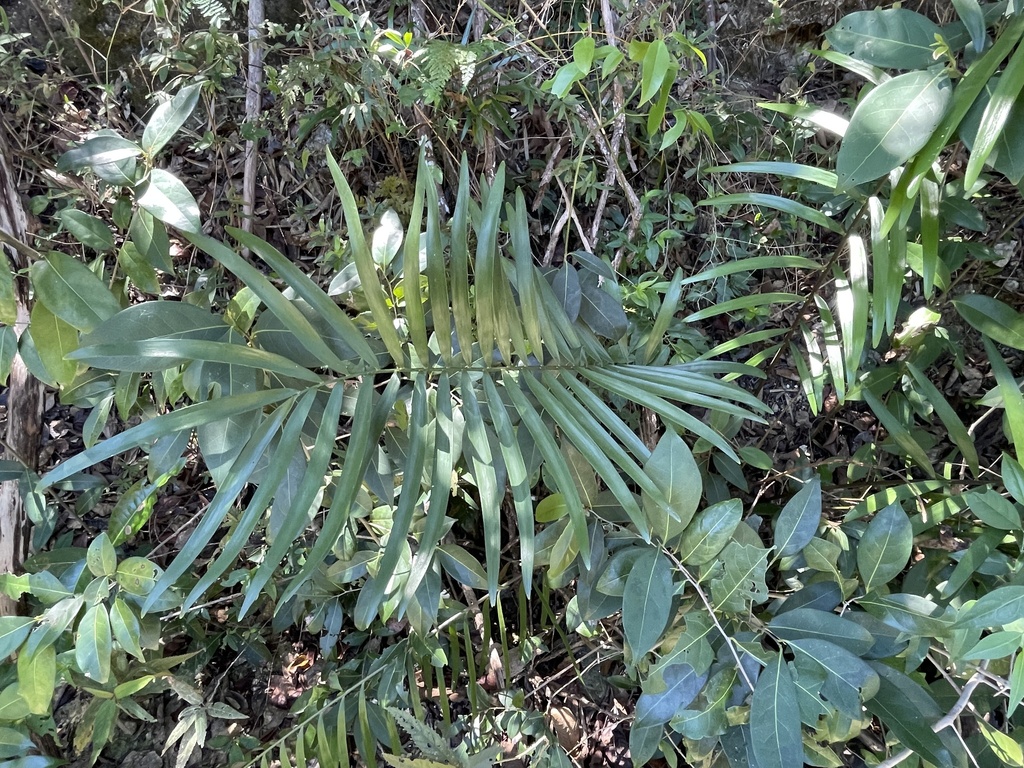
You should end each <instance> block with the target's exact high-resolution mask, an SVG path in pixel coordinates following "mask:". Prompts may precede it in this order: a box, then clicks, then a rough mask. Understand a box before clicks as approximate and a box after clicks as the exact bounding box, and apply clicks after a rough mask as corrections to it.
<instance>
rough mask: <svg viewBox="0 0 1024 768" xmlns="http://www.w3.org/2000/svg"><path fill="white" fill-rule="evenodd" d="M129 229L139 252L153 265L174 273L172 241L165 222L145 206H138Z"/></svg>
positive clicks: (163, 270)
mask: <svg viewBox="0 0 1024 768" xmlns="http://www.w3.org/2000/svg"><path fill="white" fill-rule="evenodd" d="M128 231H129V233H130V234H131V236H132V242H133V243H135V247H136V248H137V249H138V252H139V254H140V255H141V256H142V258H144V259H145V260H146V261H147V262H148V263H149V264H150V265H151V266H152V267H154V268H155V269H159V270H161V271H162V272H167V273H171V274H173V272H174V262H173V261H172V260H171V241H170V238H169V237H168V236H167V228H166V227H165V226H164V223H163V222H162V221H160V220H159V219H156V218H155V217H154V216H153V214H151V213H150V212H149V211H147V210H145V209H144V208H137V209H136V210H135V213H133V214H132V220H131V223H130V224H129V226H128Z"/></svg>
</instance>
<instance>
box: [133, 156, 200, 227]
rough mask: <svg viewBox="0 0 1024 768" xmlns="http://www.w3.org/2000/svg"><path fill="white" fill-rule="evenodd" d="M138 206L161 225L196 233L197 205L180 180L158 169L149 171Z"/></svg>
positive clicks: (197, 222)
mask: <svg viewBox="0 0 1024 768" xmlns="http://www.w3.org/2000/svg"><path fill="white" fill-rule="evenodd" d="M137 202H138V204H139V205H140V206H141V207H142V208H144V209H145V210H146V211H149V213H151V214H153V216H154V217H156V218H157V219H159V220H160V221H162V222H163V223H164V224H170V225H171V226H172V227H175V228H177V229H180V230H181V231H182V232H192V233H195V234H199V232H200V230H201V226H202V225H201V224H200V222H199V205H198V204H197V203H196V199H195V198H194V197H192V193H191V192H189V191H188V188H187V187H186V186H185V185H184V184H182V183H181V181H180V180H179V179H178V178H177V177H176V176H173V175H172V174H170V173H168V172H167V171H165V170H163V169H162V168H154V169H153V170H152V171H150V174H149V181H148V182H147V183H146V184H145V186H144V187H143V188H142V193H141V194H140V195H139V197H138V200H137Z"/></svg>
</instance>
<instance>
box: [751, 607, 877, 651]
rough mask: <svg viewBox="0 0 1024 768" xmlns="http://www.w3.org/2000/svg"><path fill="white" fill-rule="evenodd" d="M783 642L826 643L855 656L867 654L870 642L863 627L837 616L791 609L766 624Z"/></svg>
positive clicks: (810, 610)
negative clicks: (821, 641) (806, 641)
mask: <svg viewBox="0 0 1024 768" xmlns="http://www.w3.org/2000/svg"><path fill="white" fill-rule="evenodd" d="M768 628H769V629H770V630H771V632H772V634H773V635H775V636H776V637H779V638H781V639H783V640H805V639H811V640H815V639H816V640H827V641H828V642H831V643H835V644H836V645H838V646H840V647H841V648H845V649H846V650H848V651H849V652H850V653H853V654H856V655H858V656H860V655H862V654H864V653H867V652H868V651H869V650H871V646H872V645H874V642H875V641H874V638H873V637H872V635H871V633H870V632H869V631H868V630H866V629H865V628H864V627H862V626H860V625H859V624H856V623H854V622H852V621H849V620H848V619H844V618H843V617H841V616H837V615H836V614H834V613H830V612H828V611H821V610H817V609H815V608H794V609H792V610H789V611H786V612H785V613H780V614H779V615H778V616H776V617H775V618H773V619H772V620H771V622H769V624H768Z"/></svg>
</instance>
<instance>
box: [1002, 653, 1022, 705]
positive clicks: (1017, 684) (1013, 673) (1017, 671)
mask: <svg viewBox="0 0 1024 768" xmlns="http://www.w3.org/2000/svg"><path fill="white" fill-rule="evenodd" d="M1022 699H1024V651H1021V652H1020V653H1018V654H1017V655H1016V657H1014V659H1013V668H1012V669H1011V670H1010V693H1009V695H1008V696H1007V700H1006V716H1007V717H1010V716H1011V715H1012V714H1013V711H1014V710H1015V709H1017V707H1018V706H1019V705H1020V702H1021V700H1022Z"/></svg>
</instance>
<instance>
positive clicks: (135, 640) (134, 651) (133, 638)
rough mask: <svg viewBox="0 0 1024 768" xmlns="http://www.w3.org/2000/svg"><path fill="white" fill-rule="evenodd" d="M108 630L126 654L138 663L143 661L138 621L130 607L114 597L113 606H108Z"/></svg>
mask: <svg viewBox="0 0 1024 768" xmlns="http://www.w3.org/2000/svg"><path fill="white" fill-rule="evenodd" d="M110 628H111V629H112V630H113V633H114V639H115V640H117V642H118V645H120V646H121V647H122V648H123V649H124V650H125V652H126V653H130V654H131V655H132V656H134V657H135V658H137V659H138V660H139V661H145V659H144V658H143V655H142V647H141V646H140V645H139V637H140V636H141V635H142V625H141V624H139V619H138V617H137V616H136V615H135V613H134V611H132V609H131V606H129V605H128V604H127V603H126V602H125V601H124V600H122V599H121V598H120V597H115V598H114V603H113V605H111V606H110Z"/></svg>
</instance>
